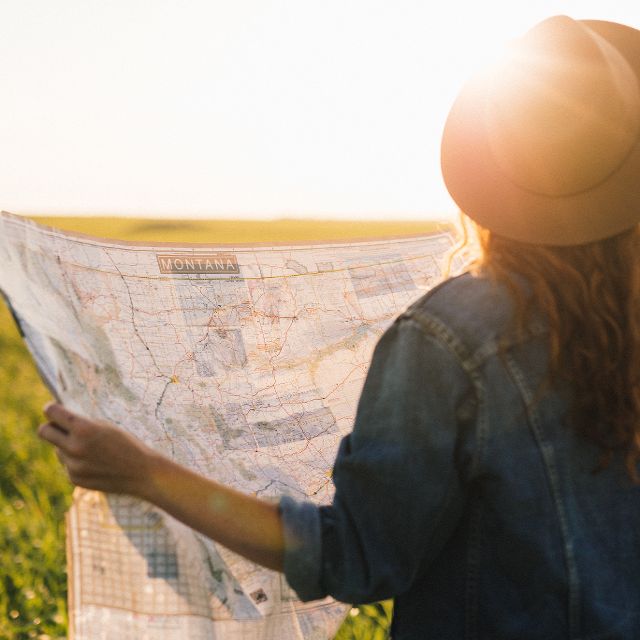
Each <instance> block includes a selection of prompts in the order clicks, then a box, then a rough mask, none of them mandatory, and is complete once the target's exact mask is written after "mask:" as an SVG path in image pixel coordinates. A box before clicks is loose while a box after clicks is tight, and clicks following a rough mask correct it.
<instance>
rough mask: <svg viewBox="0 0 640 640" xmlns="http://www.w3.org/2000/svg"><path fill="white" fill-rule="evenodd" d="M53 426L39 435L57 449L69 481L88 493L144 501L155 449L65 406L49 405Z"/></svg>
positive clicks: (49, 424) (40, 430)
mask: <svg viewBox="0 0 640 640" xmlns="http://www.w3.org/2000/svg"><path fill="white" fill-rule="evenodd" d="M44 413H45V415H46V416H47V418H48V419H49V422H47V423H45V424H42V425H40V427H39V428H38V435H39V436H40V437H41V438H42V439H43V440H47V441H48V442H50V443H51V444H53V445H55V447H56V453H57V455H58V458H59V459H60V462H62V464H63V465H64V466H65V467H66V470H67V473H68V475H69V479H70V480H71V482H73V484H77V485H79V486H81V487H85V488H87V489H96V490H99V491H106V492H108V493H127V494H130V495H136V496H139V497H142V496H143V495H144V494H145V493H146V491H145V488H146V485H147V484H148V482H149V478H150V474H149V470H150V466H151V459H152V457H153V456H154V455H157V454H155V453H154V451H153V450H152V449H150V448H149V447H148V446H147V445H145V444H144V443H142V442H141V441H140V440H138V439H137V438H134V437H133V436H132V435H130V434H128V433H126V432H125V431H123V430H122V429H119V428H118V427H116V426H115V425H113V424H111V423H109V422H106V421H103V420H90V419H88V418H84V417H82V416H80V415H78V414H75V413H73V412H72V411H69V409H67V408H66V407H64V406H62V405H61V404H56V403H51V404H48V405H47V406H46V407H45V409H44Z"/></svg>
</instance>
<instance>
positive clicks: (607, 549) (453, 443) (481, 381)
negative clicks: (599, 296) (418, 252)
mask: <svg viewBox="0 0 640 640" xmlns="http://www.w3.org/2000/svg"><path fill="white" fill-rule="evenodd" d="M511 321H512V304H511V301H510V297H509V295H508V294H507V292H506V291H505V290H504V289H502V288H500V287H498V286H497V285H495V284H492V283H491V281H489V280H488V279H486V278H482V277H476V276H472V275H470V274H464V275H463V276H460V277H458V278H454V279H451V280H448V281H446V282H445V283H443V285H441V286H440V287H438V288H436V289H434V290H432V291H431V292H429V293H428V294H427V295H425V296H424V297H422V298H421V299H420V300H418V301H417V302H415V303H414V304H413V305H412V306H411V307H409V308H408V309H407V310H406V312H404V313H402V314H401V315H400V316H399V317H398V318H397V320H396V321H395V322H394V324H393V325H392V326H391V327H390V328H389V329H388V330H387V331H386V333H385V334H384V335H383V337H382V338H381V339H380V341H379V342H378V344H377V346H376V349H375V351H374V356H373V359H372V362H371V366H370V369H369V373H368V376H367V379H366V382H365V385H364V388H363V391H362V395H361V398H360V402H359V405H358V410H357V416H356V420H355V425H354V428H353V431H352V433H350V434H349V435H347V436H346V437H345V438H343V440H342V441H341V444H340V448H339V451H338V455H337V458H336V461H335V466H334V470H333V478H334V482H335V487H336V493H335V497H334V500H333V503H332V504H331V505H326V506H320V507H317V506H315V505H313V504H312V503H310V502H306V501H298V500H295V499H293V498H291V497H289V496H284V497H282V498H281V499H280V511H281V514H282V520H283V524H284V531H285V543H286V551H285V560H284V566H285V575H286V577H287V580H288V582H289V583H290V585H291V586H292V588H293V589H294V590H295V591H296V592H297V594H298V595H299V597H300V598H301V599H302V600H312V599H317V598H322V597H325V596H326V595H331V596H333V597H334V598H336V599H338V600H342V601H345V602H351V603H363V602H371V601H375V600H381V599H386V598H389V597H394V598H395V607H394V619H393V625H392V638H393V639H394V640H407V639H412V640H414V639H415V640H417V639H420V640H422V639H424V640H440V639H443V640H454V639H458V638H460V639H462V638H464V639H467V640H475V639H478V640H480V639H482V640H500V639H510V640H511V639H517V640H526V639H534V638H535V639H540V640H555V639H560V638H562V639H572V640H578V639H580V640H596V639H597V640H605V639H607V640H609V639H611V640H613V639H614V638H640V488H638V487H636V486H634V485H633V484H632V483H631V482H630V481H629V480H628V478H627V476H626V473H625V472H624V470H623V468H622V465H621V464H619V463H614V464H612V465H610V466H609V467H608V468H607V469H606V470H604V471H601V472H599V473H594V469H595V467H596V466H597V464H598V460H599V451H598V449H597V448H596V447H594V446H593V445H591V444H589V443H588V442H586V441H584V440H583V439H582V438H581V437H579V436H577V435H576V434H574V432H573V431H572V430H571V429H569V428H568V427H567V426H565V424H564V421H563V418H564V416H565V414H566V411H567V407H568V403H569V401H570V393H569V391H567V389H559V388H552V389H548V390H547V391H546V392H544V393H542V394H541V393H539V389H540V388H541V387H540V385H541V382H542V381H543V380H544V379H545V378H546V367H547V344H546V330H545V327H544V323H542V322H538V323H537V324H536V322H533V323H532V324H531V326H530V328H529V331H528V332H527V336H526V338H521V339H519V340H516V339H515V338H514V339H513V340H512V341H511V342H509V340H508V338H507V336H508V335H512V333H509V331H508V330H509V328H510V326H511ZM499 344H501V345H504V346H503V348H502V349H499V348H498V347H499ZM575 373H576V375H579V372H575ZM542 388H544V387H542Z"/></svg>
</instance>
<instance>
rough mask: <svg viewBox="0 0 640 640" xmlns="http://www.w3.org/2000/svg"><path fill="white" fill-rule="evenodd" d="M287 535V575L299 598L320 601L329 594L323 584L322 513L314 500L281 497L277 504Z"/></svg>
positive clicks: (285, 545) (285, 554) (285, 541)
mask: <svg viewBox="0 0 640 640" xmlns="http://www.w3.org/2000/svg"><path fill="white" fill-rule="evenodd" d="M278 508H279V510H280V515H281V518H282V527H283V534H284V575H285V577H286V579H287V582H288V583H289V586H290V587H291V588H292V589H293V590H294V591H295V592H296V594H297V595H298V597H299V598H300V600H302V601H303V602H307V601H309V600H319V599H321V598H324V597H325V596H326V595H327V593H326V591H324V589H323V588H322V586H321V584H320V574H321V565H322V543H321V535H320V512H319V510H318V507H317V506H316V505H315V504H313V503H311V502H299V501H297V500H295V499H294V498H292V497H291V496H286V495H285V496H282V497H281V498H280V501H279V503H278Z"/></svg>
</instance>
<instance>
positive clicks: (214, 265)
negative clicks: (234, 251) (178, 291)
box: [156, 253, 240, 274]
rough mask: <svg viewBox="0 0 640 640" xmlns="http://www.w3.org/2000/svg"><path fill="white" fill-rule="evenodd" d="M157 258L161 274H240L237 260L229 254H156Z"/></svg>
mask: <svg viewBox="0 0 640 640" xmlns="http://www.w3.org/2000/svg"><path fill="white" fill-rule="evenodd" d="M156 258H157V259H158V266H159V267H160V273H217V274H221V273H224V274H238V273H240V267H239V266H238V260H237V258H236V257H235V256H234V255H231V254H228V253H200V254H195V253H184V254H182V253H181V254H175V253H174V254H156Z"/></svg>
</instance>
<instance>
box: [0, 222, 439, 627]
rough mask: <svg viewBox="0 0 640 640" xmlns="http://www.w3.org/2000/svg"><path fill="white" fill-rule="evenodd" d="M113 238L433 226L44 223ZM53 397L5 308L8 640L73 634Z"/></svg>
mask: <svg viewBox="0 0 640 640" xmlns="http://www.w3.org/2000/svg"><path fill="white" fill-rule="evenodd" d="M38 221H39V222H42V223H44V224H50V225H52V226H57V227H61V228H64V229H72V230H75V231H79V232H82V233H87V234H91V235H96V236H100V237H105V238H122V239H129V240H160V241H176V242H209V243H212V244H217V243H226V242H274V241H295V242H299V241H310V240H328V239H332V240H339V239H347V238H354V237H380V236H386V235H401V234H416V233H426V232H430V231H434V230H436V229H438V228H440V227H441V225H438V224H437V223H433V222H335V221H314V220H310V221H306V220H276V221H246V220H243V221H233V220H212V221H202V220H192V221H171V220H142V219H117V218H38ZM48 399H49V396H48V393H47V391H46V390H45V388H44V386H43V385H42V383H41V382H40V380H39V378H38V375H37V373H36V371H35V368H34V366H33V363H32V362H31V359H30V357H29V355H28V353H27V352H26V349H25V347H24V345H23V344H22V341H21V340H20V337H19V335H18V332H17V330H16V328H15V326H14V325H13V322H12V320H11V317H10V315H9V313H8V311H7V309H6V308H5V307H4V305H2V304H1V303H0V469H2V473H1V474H0V539H1V540H2V541H3V544H2V546H0V640H5V639H7V640H9V639H10V640H23V639H27V638H38V639H39V640H53V639H54V638H64V637H66V629H67V614H66V573H65V549H64V514H65V511H66V509H67V508H68V506H69V503H70V498H71V486H70V484H69V483H68V481H67V479H66V475H65V473H64V472H63V471H62V469H61V467H60V465H59V464H58V460H57V458H56V457H55V455H54V453H53V450H52V449H51V448H50V447H49V446H45V445H44V444H42V443H41V442H40V440H39V439H38V438H37V437H36V435H35V430H36V427H37V425H38V424H39V423H40V422H41V419H42V414H41V407H42V405H43V404H44V403H45V402H46V401H47V400H48ZM390 613H391V603H390V602H385V603H381V604H377V605H374V604H372V605H365V606H361V607H359V608H358V609H354V610H352V615H350V616H348V617H347V620H346V621H345V623H344V624H343V626H342V628H341V630H340V632H339V633H338V636H337V637H336V638H337V639H339V640H381V639H382V638H385V637H386V630H387V628H388V624H389V619H390Z"/></svg>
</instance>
